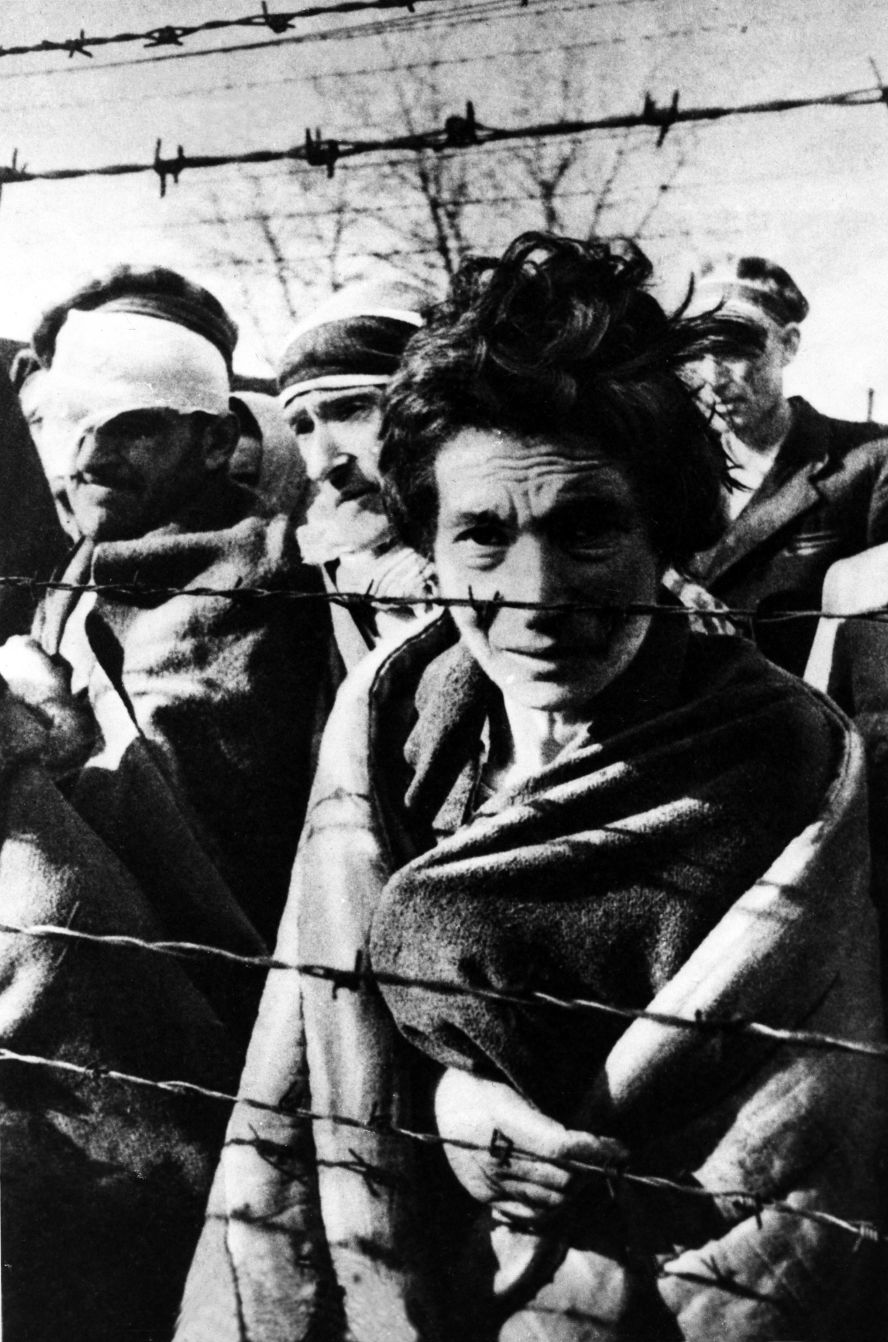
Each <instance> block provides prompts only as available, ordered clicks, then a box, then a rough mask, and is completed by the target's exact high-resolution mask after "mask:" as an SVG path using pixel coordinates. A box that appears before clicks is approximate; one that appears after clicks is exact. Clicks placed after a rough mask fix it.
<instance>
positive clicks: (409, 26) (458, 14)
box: [0, 0, 660, 81]
mask: <svg viewBox="0 0 888 1342" xmlns="http://www.w3.org/2000/svg"><path fill="white" fill-rule="evenodd" d="M659 3H660V0H580V2H579V3H577V4H565V3H563V0H562V2H561V3H559V2H558V0H556V2H555V3H552V0H480V3H474V4H473V3H466V2H465V0H458V3H457V4H455V5H454V6H453V8H451V9H446V10H444V9H442V10H433V11H431V12H427V13H423V14H404V15H397V14H394V15H392V16H391V17H390V18H388V19H387V20H377V21H376V22H373V21H370V22H368V23H362V24H351V25H342V26H340V27H338V28H330V29H323V30H321V31H319V32H314V33H305V34H302V33H300V34H297V35H293V36H282V37H274V38H270V39H267V40H261V39H260V40H258V41H255V42H241V43H229V44H227V45H224V46H218V47H207V48H203V49H201V50H198V51H188V50H185V51H172V52H166V53H164V54H163V55H159V56H141V57H136V58H135V59H131V60H121V61H103V62H102V63H101V64H100V65H98V66H90V65H86V66H84V65H70V64H69V65H61V66H55V67H53V68H44V69H41V70H28V71H15V72H4V73H3V74H0V81H3V80H5V79H33V78H38V77H40V76H42V75H52V76H56V75H78V74H86V73H89V72H91V71H93V70H120V69H123V68H132V67H133V66H139V65H157V64H160V63H164V62H167V61H182V60H194V59H196V58H203V57H207V56H229V55H234V54H236V53H239V52H242V51H260V50H263V49H266V48H268V47H274V48H283V47H288V46H293V45H300V44H302V43H304V42H326V41H336V42H339V41H342V42H347V41H353V40H356V39H366V38H367V37H376V36H379V35H380V34H382V33H391V32H394V33H398V34H400V33H405V32H406V33H412V32H415V31H417V30H419V31H422V32H426V31H427V30H429V29H431V28H449V27H454V28H456V27H458V28H459V30H460V31H461V32H462V31H463V30H464V29H465V28H468V27H472V26H474V25H475V24H478V23H485V22H489V21H490V20H491V19H497V20H500V21H508V20H510V19H525V18H532V17H534V16H537V17H538V16H540V15H546V14H550V13H551V14H558V15H564V14H571V13H578V12H581V11H583V10H589V9H614V8H626V6H627V5H636V4H638V5H641V4H659ZM401 7H402V8H406V7H407V0H404V3H403V4H402V6H401Z"/></svg>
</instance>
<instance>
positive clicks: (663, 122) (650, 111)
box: [641, 89, 678, 149]
mask: <svg viewBox="0 0 888 1342" xmlns="http://www.w3.org/2000/svg"><path fill="white" fill-rule="evenodd" d="M641 119H642V122H643V124H644V125H646V126H659V127H660V133H659V135H658V136H657V148H658V149H659V148H661V146H662V144H663V141H664V140H665V139H666V136H667V135H668V134H669V132H670V130H671V129H672V127H673V126H674V125H675V123H676V121H677V120H678V89H674V90H673V93H672V101H671V102H670V104H669V106H668V107H659V106H658V105H657V103H656V102H655V101H654V99H653V98H652V97H651V95H650V94H649V93H646V94H645V95H644V106H643V108H642V111H641Z"/></svg>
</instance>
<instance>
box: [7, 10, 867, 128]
mask: <svg viewBox="0 0 888 1342" xmlns="http://www.w3.org/2000/svg"><path fill="white" fill-rule="evenodd" d="M534 12H537V13H542V14H545V13H546V12H547V11H545V10H541V11H534ZM486 21H489V20H487V19H486V18H485V16H479V17H478V18H477V19H472V22H486ZM749 26H750V25H749V24H747V23H728V24H698V25H696V26H691V27H686V28H672V29H670V30H668V31H667V32H660V31H654V32H649V33H625V34H619V35H618V34H614V35H613V36H611V37H593V38H584V39H583V40H582V41H579V42H562V43H560V44H559V45H558V46H557V47H553V46H552V44H551V43H548V44H547V45H545V46H537V47H513V48H508V49H506V50H504V49H502V48H499V49H497V50H496V51H479V52H473V53H471V54H469V55H461V56H435V57H432V58H429V57H427V58H426V59H425V60H422V61H397V62H395V63H393V64H389V65H362V66H353V67H352V66H339V67H338V68H336V69H333V70H318V71H316V72H315V73H314V74H306V73H304V72H300V73H299V74H297V75H283V76H282V77H280V78H275V79H249V80H237V81H235V80H226V81H225V83H223V84H199V85H197V86H195V87H193V88H187V89H181V90H177V92H176V103H177V104H179V103H181V102H183V101H184V100H186V99H189V98H199V97H203V98H208V99H209V98H213V97H215V96H216V95H217V94H227V93H237V94H243V95H250V94H252V93H253V92H254V91H255V90H256V89H261V90H262V91H267V90H268V89H270V88H280V87H281V86H284V85H292V84H300V85H304V84H306V83H321V82H322V81H323V80H328V79H364V78H367V77H368V76H370V75H383V74H400V73H403V72H413V71H416V70H428V71H429V72H434V71H437V70H439V69H441V68H442V67H443V68H449V67H451V66H457V67H464V66H466V65H477V64H479V63H480V62H482V61H501V62H502V63H503V64H505V63H507V62H509V61H520V60H521V59H523V58H525V57H527V56H552V55H555V56H558V55H561V54H562V53H564V52H575V51H589V50H592V49H595V48H599V47H605V48H608V47H615V46H632V45H634V44H636V43H642V42H656V43H657V44H658V45H659V44H661V43H665V42H669V41H672V40H673V39H674V38H677V37H693V38H694V40H695V41H699V40H700V38H701V36H712V35H714V34H723V33H729V32H738V33H741V34H745V33H746V31H747V29H748V28H749ZM370 27H371V25H365V27H364V28H362V29H361V31H362V32H366V31H367V29H369V28H370ZM390 27H391V21H389V23H388V24H387V25H385V26H382V25H380V26H379V30H378V31H379V32H383V31H388V30H389V28H390ZM334 32H339V33H343V34H345V33H350V34H352V35H354V32H355V30H354V28H353V27H345V28H341V29H336V30H332V29H331V30H328V31H326V32H322V33H305V34H303V35H301V36H300V37H298V38H296V39H292V40H294V41H297V42H299V43H311V42H317V41H321V40H323V41H331V40H335V39H334V36H333V34H334ZM368 35H369V36H376V35H378V34H377V28H376V25H373V32H371V33H369V34H368ZM101 68H102V69H106V68H107V67H106V66H102V67H101ZM877 78H879V76H877ZM169 97H170V95H169V91H167V90H165V91H164V92H162V93H146V92H145V91H144V90H141V91H139V92H136V93H121V94H116V95H114V96H113V97H103V98H102V107H103V109H104V108H107V107H109V106H117V105H118V104H120V103H131V102H138V103H140V104H144V103H146V102H154V101H168V100H169ZM95 105H96V104H95V98H90V99H72V100H71V101H70V102H58V101H56V100H55V99H48V100H47V101H45V102H35V101H33V100H28V101H26V102H21V103H5V104H4V109H3V110H4V111H5V112H6V113H7V114H10V113H12V112H27V113H28V114H33V113H34V112H39V111H42V110H44V109H46V108H51V109H52V111H53V112H62V111H73V110H77V109H79V108H90V109H94V108H95Z"/></svg>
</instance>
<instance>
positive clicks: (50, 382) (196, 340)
mask: <svg viewBox="0 0 888 1342" xmlns="http://www.w3.org/2000/svg"><path fill="white" fill-rule="evenodd" d="M45 390H46V393H47V394H48V396H49V397H50V398H51V401H52V403H53V406H54V409H55V412H56V413H59V412H62V413H63V414H64V417H65V418H68V419H75V420H81V419H89V420H90V422H92V423H93V424H100V423H102V422H104V421H107V420H108V419H112V418H113V417H114V416H115V415H121V414H124V413H125V412H126V411H128V410H149V409H150V410H160V409H164V410H176V411H178V412H179V413H180V414H183V415H188V414H192V413H193V412H194V411H196V410H203V411H205V412H206V413H207V414H210V415H224V414H227V412H228V398H229V394H230V388H229V381H228V370H227V368H226V366H225V360H224V358H223V357H222V354H221V353H220V351H219V350H218V349H217V348H216V347H215V345H213V344H211V343H210V341H209V340H207V339H206V338H205V337H204V336H201V335H198V334H197V333H196V332H195V331H191V330H189V329H188V328H187V327H185V326H180V325H179V324H178V323H177V322H171V321H165V320H164V319H163V318H159V317H149V316H144V315H142V314H141V313H133V312H104V311H102V309H101V308H99V309H97V310H95V311H92V312H80V311H77V310H76V309H75V310H74V311H73V312H71V313H69V315H68V318H67V320H66V322H65V324H64V326H63V327H62V328H61V330H60V331H59V334H58V337H57V339H56V347H55V353H54V355H53V361H52V367H51V369H50V370H49V375H48V378H47V385H46V388H45Z"/></svg>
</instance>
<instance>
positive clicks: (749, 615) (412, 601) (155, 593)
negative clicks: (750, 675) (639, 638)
mask: <svg viewBox="0 0 888 1342" xmlns="http://www.w3.org/2000/svg"><path fill="white" fill-rule="evenodd" d="M3 587H10V588H24V589H25V590H27V591H30V592H32V593H34V594H35V595H37V594H39V593H43V592H49V591H59V592H95V593H97V594H99V595H104V596H112V597H113V596H118V595H131V596H140V597H174V596H187V597H192V598H199V597H226V598H228V599H229V600H231V601H241V600H256V601H265V600H272V599H274V598H282V599H285V600H289V601H324V602H328V603H330V604H333V605H339V604H341V605H350V604H362V603H369V604H371V605H374V606H380V607H397V608H400V609H408V610H413V609H416V608H417V607H424V606H425V607H428V606H440V607H442V609H449V608H450V607H466V608H469V609H472V610H475V611H479V612H485V611H487V610H489V609H490V608H492V607H505V608H506V609H508V610H546V611H555V612H558V613H562V614H563V613H567V612H569V611H585V612H588V613H590V614H593V613H594V614H600V615H605V614H606V615H666V616H670V617H675V616H677V617H679V618H691V619H695V618H703V619H706V618H712V617H714V618H724V619H730V620H736V621H742V622H744V623H745V622H747V621H750V620H754V621H755V622H756V623H757V624H760V623H773V622H774V621H786V620H811V619H823V620H861V621H866V622H868V623H876V624H884V623H888V606H886V605H882V606H873V607H872V608H871V609H869V610H853V611H824V610H816V609H814V608H811V609H807V610H769V611H766V612H765V613H762V612H760V611H759V610H757V609H756V608H755V607H753V606H722V605H717V604H714V605H712V606H683V605H671V604H670V605H661V604H659V603H657V602H650V601H634V602H627V603H626V604H624V605H614V604H609V605H608V604H602V603H601V602H600V601H588V602H586V601H562V602H558V601H520V600H517V599H512V598H510V597H504V596H501V595H500V594H499V593H495V594H494V595H493V596H491V597H479V596H475V595H473V594H472V593H471V592H470V593H469V594H468V595H467V596H443V595H441V594H439V593H434V592H417V593H414V594H413V595H412V596H389V595H386V594H381V593H377V592H373V591H372V590H368V591H365V592H358V591H353V592H347V591H343V592H328V591H315V592H306V591H301V590H299V589H297V588H294V587H247V586H244V587H197V586H195V587H174V586H169V587H168V586H163V585H157V586H155V585H152V584H150V583H137V582H107V583H89V582H66V581H65V580H64V579H63V578H32V577H28V576H25V575H22V574H5V575H3V576H0V588H3Z"/></svg>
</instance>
